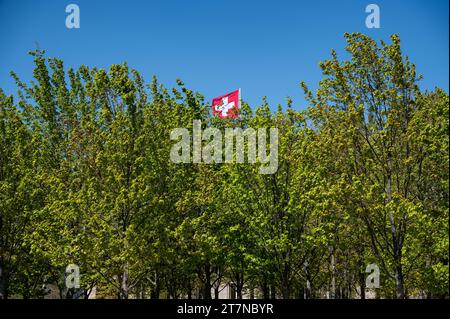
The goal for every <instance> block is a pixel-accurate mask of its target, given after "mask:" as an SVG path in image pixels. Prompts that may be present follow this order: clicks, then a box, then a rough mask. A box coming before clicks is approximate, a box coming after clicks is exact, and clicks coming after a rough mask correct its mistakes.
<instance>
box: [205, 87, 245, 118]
mask: <svg viewBox="0 0 450 319" xmlns="http://www.w3.org/2000/svg"><path fill="white" fill-rule="evenodd" d="M240 95H241V90H240V89H239V90H236V91H233V92H230V93H227V94H224V95H222V96H218V97H216V98H214V99H213V102H212V109H213V114H214V115H215V114H219V117H220V118H221V119H224V118H227V117H233V118H237V117H238V110H239V99H240Z"/></svg>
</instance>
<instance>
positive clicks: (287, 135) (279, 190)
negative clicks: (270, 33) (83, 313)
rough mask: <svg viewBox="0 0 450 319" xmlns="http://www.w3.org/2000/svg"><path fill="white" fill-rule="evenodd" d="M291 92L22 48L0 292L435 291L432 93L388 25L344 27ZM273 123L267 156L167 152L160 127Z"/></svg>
mask: <svg viewBox="0 0 450 319" xmlns="http://www.w3.org/2000/svg"><path fill="white" fill-rule="evenodd" d="M345 37H346V40H347V47H346V50H347V51H348V53H349V57H350V59H348V60H345V61H340V60H339V59H338V57H337V54H336V53H335V52H334V51H333V52H332V55H331V58H330V59H329V60H326V61H324V62H322V63H321V64H320V67H321V69H322V71H323V80H322V81H321V82H320V83H319V86H318V89H317V90H316V92H312V91H310V90H309V89H308V87H307V85H306V84H304V83H302V88H303V89H304V91H305V95H306V97H307V100H308V101H309V107H307V108H302V109H303V111H297V110H295V109H294V108H293V107H292V101H291V100H290V99H288V100H287V105H286V107H285V108H282V107H281V106H279V107H278V111H276V112H271V110H270V107H269V105H268V103H267V102H266V100H265V99H264V100H263V104H262V105H261V106H260V107H258V108H253V109H252V108H250V106H249V105H248V104H246V103H245V102H244V103H243V106H242V109H241V112H240V119H239V120H222V119H218V118H214V117H212V116H211V112H210V107H209V106H208V103H207V102H205V100H204V98H203V96H202V95H201V94H199V93H197V92H193V91H191V90H189V89H188V88H186V86H185V85H184V83H182V82H181V81H180V80H178V81H177V84H178V86H177V87H176V88H173V89H172V90H167V89H166V88H165V87H163V86H162V85H160V84H158V83H157V81H156V78H153V80H152V81H151V83H150V84H149V85H146V84H145V83H144V80H143V79H142V77H141V76H140V74H139V73H138V72H137V71H136V70H131V69H129V67H128V66H127V65H126V64H121V65H112V66H111V67H110V69H109V70H102V69H97V68H88V67H86V66H82V67H80V68H79V69H78V70H74V69H69V70H68V71H66V70H65V69H64V67H63V62H62V61H61V60H58V59H53V58H46V57H45V55H44V52H42V51H34V52H32V53H31V54H32V56H33V57H34V63H35V68H34V71H33V75H34V80H33V81H32V82H31V83H29V84H26V83H23V82H21V80H20V79H19V77H18V76H17V75H16V74H14V73H12V76H13V77H14V79H15V80H16V82H17V85H18V87H19V91H18V94H17V97H15V98H13V97H12V96H7V95H5V94H4V93H3V91H1V89H0V296H2V297H3V298H11V297H23V298H39V297H42V296H44V295H45V294H46V289H45V288H46V287H45V285H44V284H56V285H58V286H59V287H60V290H61V297H62V298H67V297H70V296H71V294H72V293H73V292H71V291H70V290H67V289H65V286H64V285H65V282H64V272H65V267H66V266H67V265H69V264H77V265H79V267H80V271H81V288H82V291H83V292H84V293H85V295H86V297H87V296H88V294H89V293H90V292H91V290H92V288H93V287H96V288H97V297H113V298H129V297H130V298H131V297H138V298H150V297H151V298H182V297H186V298H190V297H202V298H211V297H215V296H216V297H217V296H218V293H219V290H220V289H222V287H223V284H224V283H229V284H230V285H232V287H233V288H234V289H235V291H236V297H237V298H242V296H243V294H248V295H250V296H251V297H252V296H255V297H265V298H270V297H275V296H276V297H277V298H278V297H280V298H326V297H330V298H356V297H359V296H361V297H363V298H364V296H365V294H364V292H365V291H366V289H365V285H366V277H367V275H368V273H366V267H367V265H368V264H376V265H378V266H379V268H380V274H381V287H380V288H378V289H374V290H371V292H374V293H375V294H376V296H377V297H380V298H406V297H426V298H448V295H449V293H448V277H449V273H448V249H449V248H448V242H449V228H448V227H449V225H448V221H449V216H448V213H449V175H448V173H449V170H448V165H449V153H448V152H449V132H448V128H449V114H448V111H449V98H448V95H447V93H445V92H444V91H443V90H441V89H436V90H434V91H432V92H422V91H421V90H420V89H419V87H418V81H419V80H420V77H419V76H418V75H417V74H416V70H415V66H414V65H413V64H412V63H411V62H410V61H408V59H407V57H405V56H404V55H403V54H402V52H401V49H400V40H399V38H398V37H397V36H395V35H394V36H392V38H391V42H390V43H389V44H387V43H380V44H378V43H376V42H375V41H374V40H372V39H371V38H369V37H367V36H364V35H362V34H346V35H345ZM194 119H201V120H202V125H203V126H204V127H208V126H215V127H219V128H225V127H236V126H238V127H242V128H245V127H252V128H255V129H256V128H260V127H261V128H268V127H277V128H278V129H279V168H278V171H277V172H276V173H275V174H272V175H263V174H260V173H259V169H258V164H204V163H202V164H174V163H173V162H172V161H170V159H169V154H170V149H171V147H172V145H173V141H171V140H170V138H169V137H170V132H171V130H172V129H173V128H177V127H186V128H189V129H190V128H192V125H193V124H192V123H193V120H194Z"/></svg>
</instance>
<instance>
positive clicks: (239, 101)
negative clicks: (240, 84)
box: [238, 88, 241, 126]
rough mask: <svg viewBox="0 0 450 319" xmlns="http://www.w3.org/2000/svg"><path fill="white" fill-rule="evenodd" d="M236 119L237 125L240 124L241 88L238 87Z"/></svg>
mask: <svg viewBox="0 0 450 319" xmlns="http://www.w3.org/2000/svg"><path fill="white" fill-rule="evenodd" d="M238 109H239V110H238V121H239V126H241V114H240V113H241V112H240V109H241V88H239V98H238Z"/></svg>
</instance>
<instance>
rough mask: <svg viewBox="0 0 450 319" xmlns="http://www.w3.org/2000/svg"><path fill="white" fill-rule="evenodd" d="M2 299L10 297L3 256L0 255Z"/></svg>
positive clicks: (0, 297) (0, 292)
mask: <svg viewBox="0 0 450 319" xmlns="http://www.w3.org/2000/svg"><path fill="white" fill-rule="evenodd" d="M0 299H8V289H7V278H6V271H5V264H4V259H3V256H0Z"/></svg>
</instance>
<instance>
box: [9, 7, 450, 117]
mask: <svg viewBox="0 0 450 319" xmlns="http://www.w3.org/2000/svg"><path fill="white" fill-rule="evenodd" d="M70 3H75V4H77V5H79V7H80V11H81V28H80V29H67V28H66V27H65V19H66V16H67V13H66V12H65V7H66V5H68V4H70ZM370 3H376V4H378V5H379V7H380V9H381V28H380V29H367V28H366V27H365V19H366V16H367V13H365V7H366V5H367V4H370ZM448 6H449V5H448V1H447V0H442V1H441V0H409V1H400V0H386V1H384V0H367V1H361V0H343V1H331V0H330V1H326V0H315V1H299V0H297V1H283V0H279V1H262V0H258V1H245V0H190V1H187V0H171V1H151V0H149V1H137V0H128V1H106V0H101V1H100V0H99V1H96V0H70V1H64V0H46V1H38V0H35V1H18V0H0V39H1V46H0V87H2V88H3V89H4V90H5V91H6V92H7V93H14V92H15V91H16V88H15V85H14V84H13V81H12V79H11V78H10V77H9V71H10V70H14V71H16V72H17V73H18V74H19V76H21V78H22V79H24V80H30V79H31V75H32V58H31V57H30V56H28V55H27V52H28V51H29V50H32V49H35V48H36V43H38V45H39V48H41V49H45V50H46V51H47V54H48V56H55V57H59V58H61V59H63V60H64V62H65V65H66V67H69V66H73V67H78V66H79V65H82V64H85V65H89V66H97V67H102V68H107V67H108V66H109V65H110V64H112V63H121V62H123V61H127V62H128V64H129V66H130V67H133V68H136V69H137V70H138V71H140V72H141V73H142V74H143V75H144V77H145V79H146V80H147V81H149V80H150V79H151V76H152V75H153V74H156V75H157V77H158V79H159V80H160V81H161V82H162V83H163V84H164V85H166V86H168V87H172V86H174V85H175V79H176V78H181V79H182V80H183V81H184V82H185V83H186V85H187V86H188V87H189V88H191V89H194V90H197V91H200V92H201V93H203V94H204V95H205V97H206V98H207V99H208V100H210V99H212V98H213V97H214V96H218V95H221V94H224V93H226V92H228V91H231V90H234V89H235V88H239V87H240V88H242V97H243V98H244V100H246V101H248V102H249V103H250V104H251V105H252V106H256V105H259V104H260V102H261V97H262V96H264V95H266V96H267V97H268V100H269V103H270V104H271V106H272V107H273V108H275V107H276V104H277V103H282V104H283V105H284V102H285V96H287V95H290V96H291V97H292V98H293V99H294V106H295V107H296V108H298V109H300V108H303V107H304V106H305V102H304V100H303V94H302V91H301V90H300V88H299V82H300V81H301V80H305V81H306V82H307V83H308V84H310V86H311V87H313V88H314V87H315V86H316V84H317V82H318V81H319V79H320V78H321V72H320V69H319V67H318V63H319V62H320V61H322V60H323V59H325V58H327V57H329V55H330V50H331V49H332V48H334V49H336V50H337V51H338V53H342V52H343V48H344V46H345V42H344V38H343V34H344V32H355V31H357V32H363V33H365V34H368V35H370V36H372V37H374V38H376V39H384V40H388V39H389V35H390V34H392V33H398V34H399V35H400V36H401V39H402V43H403V49H404V52H405V53H406V54H407V55H409V57H410V59H411V61H412V62H414V63H415V64H416V66H417V69H418V71H419V73H421V74H423V76H424V80H423V81H422V84H421V86H422V88H425V89H433V88H434V87H436V86H438V87H441V88H444V89H445V90H446V91H447V92H448V86H449V71H448V69H449V48H448V46H449V34H448V28H449V16H448V12H449V11H448V10H449V7H448Z"/></svg>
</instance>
